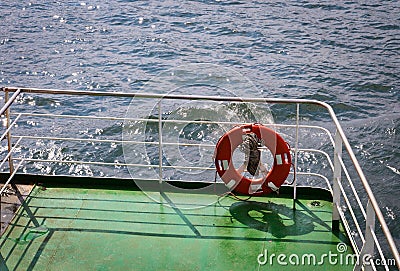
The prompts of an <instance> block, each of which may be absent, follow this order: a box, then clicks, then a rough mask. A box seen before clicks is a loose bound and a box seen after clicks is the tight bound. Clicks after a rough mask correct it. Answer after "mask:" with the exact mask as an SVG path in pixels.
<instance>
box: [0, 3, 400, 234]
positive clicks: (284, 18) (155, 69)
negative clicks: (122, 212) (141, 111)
mask: <svg viewBox="0 0 400 271" xmlns="http://www.w3.org/2000/svg"><path fill="white" fill-rule="evenodd" d="M399 14H400V4H399V2H398V1H378V2H377V3H375V4H372V3H371V2H368V1H367V2H365V3H360V2H353V1H335V2H332V1H324V2H322V3H321V2H320V1H315V2H309V1H292V2H290V1H284V2H281V1H272V2H267V1H223V0H221V1H184V2H182V1H150V2H148V1H115V0H114V1H31V2H29V1H3V2H1V3H0V85H2V86H28V87H43V88H61V89H83V90H101V91H110V92H111V91H122V92H137V91H141V87H142V86H143V84H144V83H145V82H146V81H148V80H149V79H150V78H152V77H153V76H155V75H157V74H159V73H160V72H164V71H166V70H168V69H171V68H174V67H177V66H179V65H186V64H189V63H210V64H215V65H219V66H222V67H227V68H229V69H234V70H235V71H237V72H239V73H241V74H242V75H243V76H245V77H247V78H248V79H249V80H250V81H251V82H253V84H254V87H253V88H242V87H237V88H236V89H235V93H236V94H237V95H241V96H252V97H290V98H312V99H318V100H322V101H325V102H328V103H329V104H331V105H332V106H333V108H334V109H335V111H336V112H337V114H338V116H339V118H340V119H341V120H342V124H343V126H344V128H345V132H346V133H347V135H348V138H349V140H350V142H351V144H352V146H353V148H354V150H355V151H356V155H357V157H358V158H359V161H360V163H361V165H362V167H363V168H364V170H365V174H366V176H367V178H368V179H369V182H370V183H371V186H372V189H373V190H374V192H376V194H377V198H378V201H379V202H380V203H381V207H382V210H383V212H384V214H385V217H386V219H387V220H388V221H389V224H390V227H391V228H392V230H393V234H394V235H395V237H396V238H397V239H398V238H399V234H400V232H399V227H398V224H399V223H400V220H399V214H400V208H399V203H398V198H399V195H400V186H399V180H400V176H399V175H400V173H399V171H400V168H399V164H400V150H399V129H400V106H399V97H400V95H399V88H400V77H399V70H400V57H399V52H400V38H399V37H400V16H399ZM159 91H160V90H159V89H154V92H159ZM180 91H182V92H185V90H184V89H183V90H182V89H181V90H180ZM194 91H195V90H194V89H192V90H189V91H187V92H194ZM202 94H206V95H216V93H214V92H213V90H211V89H208V90H207V89H205V90H203V93H202ZM217 94H218V93H217ZM86 101H87V100H86V98H54V96H52V98H47V97H43V98H37V97H31V96H29V95H25V96H24V97H23V98H22V99H20V100H19V103H20V104H21V105H23V106H24V108H25V109H26V108H29V107H30V106H31V107H33V106H35V105H40V106H42V108H45V109H46V108H48V110H53V109H54V110H55V111H56V112H57V110H58V113H63V114H72V113H80V114H91V113H93V112H94V113H95V112H101V113H104V114H105V115H107V114H119V115H123V114H124V112H126V110H127V106H128V103H127V102H126V101H125V100H124V101H123V100H118V99H116V100H113V101H111V100H110V101H108V100H104V99H103V100H94V101H92V100H91V101H90V103H87V102H86ZM72 107H73V108H72ZM57 108H58V109H57ZM61 108H62V109H61ZM34 126H35V120H32V121H31V122H30V123H26V124H25V125H22V127H21V126H20V128H24V127H25V128H26V129H30V128H32V127H34ZM100 127H101V128H99V129H90V128H86V127H78V125H77V123H75V122H74V121H72V120H71V121H68V120H66V121H65V123H62V124H61V125H55V124H54V123H50V129H51V131H52V133H55V134H64V135H68V132H71V131H74V133H78V134H80V135H82V136H86V137H96V136H97V135H100V134H101V135H103V136H108V135H115V134H117V133H121V124H118V123H117V124H110V125H107V124H104V125H103V126H101V123H100ZM44 147H46V148H44ZM82 148H83V149H78V150H79V152H80V153H82V152H83V153H85V157H86V158H89V159H91V158H93V160H95V159H96V158H98V157H96V156H98V154H96V152H95V151H92V150H89V149H87V150H86V149H85V147H82ZM99 148H100V149H101V148H104V149H103V153H107V157H106V158H101V159H103V160H104V161H111V162H113V161H116V160H117V161H118V160H121V157H122V156H121V155H122V150H121V148H120V146H116V145H110V146H107V147H104V146H99ZM25 151H27V152H29V153H30V155H31V156H32V157H39V158H43V157H44V158H48V159H50V158H57V157H58V158H64V159H71V160H73V158H74V157H68V155H67V154H63V153H68V150H66V149H64V150H61V151H60V149H57V148H55V147H54V148H53V147H52V146H48V145H46V143H45V142H36V143H34V144H33V145H32V146H30V147H29V148H28V150H25ZM69 151H71V150H69ZM72 151H73V150H72ZM36 166H37V167H39V168H37V169H38V170H41V171H42V172H47V173H51V171H52V169H51V168H46V167H45V165H36ZM41 167H42V168H41ZM43 167H44V168H43ZM65 170H66V171H69V172H70V173H75V174H88V173H93V172H92V171H95V169H93V168H89V167H86V166H78V165H76V166H74V167H69V168H66V169H65ZM113 173H115V172H108V173H107V172H106V173H104V172H103V174H105V175H110V174H113Z"/></svg>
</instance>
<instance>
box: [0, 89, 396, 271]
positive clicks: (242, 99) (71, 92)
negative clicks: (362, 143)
mask: <svg viewBox="0 0 400 271" xmlns="http://www.w3.org/2000/svg"><path fill="white" fill-rule="evenodd" d="M2 91H5V92H15V93H14V95H13V96H12V97H11V98H10V99H9V101H7V103H6V104H5V105H4V106H3V107H2V109H1V110H0V115H1V114H3V113H4V112H5V111H6V110H7V109H8V108H9V107H10V105H11V104H12V103H13V101H14V100H15V99H16V98H17V97H18V95H19V94H20V93H35V94H64V95H84V96H108V97H125V98H129V97H130V98H134V97H135V98H155V99H160V100H161V99H174V100H187V99H190V100H202V101H224V102H252V103H274V104H314V105H317V106H320V107H323V108H325V109H326V110H327V111H328V113H329V115H330V117H331V120H332V121H333V123H334V125H335V127H336V131H337V134H338V135H339V136H340V139H341V140H342V143H343V144H344V146H345V148H346V150H347V153H348V155H349V157H350V160H351V161H352V163H353V165H354V168H355V170H356V172H357V174H358V176H359V178H360V181H361V183H362V184H363V187H364V189H365V192H366V195H367V197H368V200H369V202H370V204H371V207H372V209H373V210H374V213H375V215H376V217H377V220H378V221H379V223H380V225H381V227H382V231H383V233H384V235H385V237H386V239H387V242H388V244H389V247H390V250H391V252H392V254H393V256H394V258H395V261H396V265H397V267H398V268H399V269H400V255H399V252H398V249H397V247H396V244H395V242H394V239H393V237H392V235H391V233H390V231H389V228H388V226H387V224H386V221H385V219H384V216H383V214H382V211H381V210H380V208H379V205H378V202H377V200H376V198H375V196H374V194H373V191H372V189H371V187H370V185H369V183H368V181H367V179H366V177H365V175H364V172H363V171H362V169H361V166H360V164H359V163H358V161H357V158H356V156H355V154H354V152H353V150H352V148H351V145H350V143H349V141H348V139H347V137H346V135H345V133H344V131H343V128H342V126H341V124H340V123H339V120H338V119H337V117H336V115H335V112H334V110H333V108H332V107H331V106H330V105H329V104H327V103H325V102H321V101H317V100H312V99H282V98H249V97H222V96H199V95H167V94H152V93H122V92H102V91H79V90H59V89H39V88H17V87H3V88H2ZM339 158H340V159H341V157H339ZM341 166H343V165H341ZM366 230H368V229H366Z"/></svg>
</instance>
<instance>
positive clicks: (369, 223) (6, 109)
mask: <svg viewBox="0 0 400 271" xmlns="http://www.w3.org/2000/svg"><path fill="white" fill-rule="evenodd" d="M2 91H3V92H4V93H5V104H4V106H3V107H2V108H1V110H0V115H2V116H3V115H4V116H5V122H6V125H5V126H6V129H5V131H4V132H3V134H2V135H1V138H0V139H1V140H3V139H5V138H7V151H6V152H5V156H4V157H3V159H2V162H1V164H0V170H3V171H4V165H6V161H8V165H9V166H8V167H9V171H10V177H9V178H8V180H7V181H6V182H5V184H4V185H3V187H2V188H1V190H0V192H1V194H3V192H4V191H5V189H6V187H7V185H9V184H12V183H13V182H12V180H13V177H14V176H15V174H16V173H17V172H18V170H20V169H21V168H22V167H23V165H25V164H27V163H35V162H46V163H63V164H86V165H97V166H116V165H118V166H127V167H129V166H130V167H139V168H140V167H143V168H154V169H158V179H159V181H160V182H163V181H164V174H163V171H164V169H168V168H175V169H176V167H177V166H171V165H164V164H163V148H164V146H168V145H179V146H196V147H204V148H214V147H215V145H214V144H204V143H202V144H198V143H179V142H164V141H163V139H164V135H163V134H162V130H163V129H162V128H163V124H165V123H168V122H172V123H173V122H175V123H186V124H191V123H196V124H219V125H221V124H224V125H236V124H239V123H232V122H221V121H218V122H216V121H208V120H174V119H164V118H163V117H162V116H163V107H162V105H163V103H165V101H166V100H181V101H210V102H211V101H212V102H224V103H254V104H268V105H282V106H292V105H294V106H295V108H296V109H295V115H296V119H295V123H294V124H269V125H271V126H272V127H273V128H281V129H294V144H293V146H294V147H293V148H291V151H292V152H293V154H294V159H293V161H294V162H293V163H294V168H295V169H297V168H298V163H299V161H298V158H299V154H300V153H315V154H318V155H321V156H322V157H323V159H325V160H326V161H327V163H328V165H329V169H330V170H331V173H332V177H327V176H324V175H322V174H319V173H317V172H301V171H299V172H294V171H292V172H290V174H292V175H293V177H294V181H293V184H291V185H292V186H293V188H294V189H293V191H294V192H293V193H294V194H293V199H296V197H297V196H296V193H297V190H296V187H297V185H298V184H297V176H314V177H318V178H321V179H322V180H324V182H325V183H326V186H327V187H328V189H329V190H330V191H331V193H332V196H333V206H334V208H333V215H332V229H333V230H337V229H338V228H339V220H341V221H342V222H343V225H344V227H345V229H346V231H347V233H348V236H349V238H350V241H351V242H352V245H353V248H354V250H355V253H356V254H357V255H358V256H359V258H363V257H364V256H365V255H373V254H374V252H375V247H376V249H377V251H378V254H379V257H380V258H381V260H382V261H386V260H387V258H385V255H384V252H383V249H382V245H381V243H382V240H379V239H378V238H377V234H376V231H375V221H377V222H378V223H379V227H380V228H381V230H382V232H383V234H384V239H385V240H383V241H384V242H386V243H387V244H388V246H389V248H390V252H391V253H392V256H393V258H394V260H395V262H396V265H397V267H398V268H400V257H399V253H398V249H397V247H396V244H395V242H394V240H393V237H392V235H391V233H390V231H389V228H388V226H387V224H386V222H385V219H384V216H383V214H382V212H381V210H380V208H379V205H378V203H377V201H376V199H375V196H374V194H373V191H372V190H371V187H370V185H369V184H368V182H367V179H366V177H365V175H364V173H363V171H362V169H361V167H360V165H359V163H358V161H357V158H356V156H355V154H354V152H353V150H352V148H351V146H350V144H349V142H348V140H347V138H346V135H345V134H344V131H343V129H342V127H341V125H340V123H339V121H338V119H337V117H336V115H335V113H334V111H333V109H332V108H331V106H329V105H328V104H326V103H324V102H320V101H316V100H305V99H273V98H239V97H220V96H195V95H191V96H188V95H163V94H149V93H119V92H98V91H97V92H96V91H76V90H58V89H35V88H11V87H9V88H2ZM9 92H13V93H14V94H13V95H12V96H11V97H9ZM24 93H30V94H37V95H41V94H48V95H73V96H89V97H114V98H116V97H118V98H127V99H129V98H140V99H155V100H156V101H157V111H158V118H149V117H148V118H127V117H113V116H105V117H104V116H93V115H90V116H88V115H64V114H52V113H32V112H28V113H26V112H22V113H13V114H11V113H10V107H11V105H12V104H13V103H14V102H15V101H16V100H17V98H18V97H20V95H21V94H24ZM302 105H307V106H316V107H319V108H323V109H324V110H326V112H327V113H328V114H329V116H330V122H329V123H330V125H331V126H332V124H333V127H334V133H332V132H331V131H330V130H329V129H327V128H324V127H322V126H316V125H304V124H301V123H300V115H301V110H300V109H301V106H302ZM11 116H12V117H14V119H13V121H11ZM32 117H34V118H42V119H43V118H55V119H85V120H114V121H145V122H149V123H154V124H156V125H157V126H158V138H157V140H154V141H151V142H149V141H125V142H123V140H121V139H96V138H79V137H71V136H66V137H62V136H58V137H54V136H40V135H26V134H21V135H18V134H13V135H11V131H13V128H15V127H16V126H17V124H18V123H19V122H21V121H22V120H23V119H26V118H32ZM267 125H268V124H267ZM301 129H314V130H318V131H319V132H322V133H323V134H324V135H325V137H326V138H327V140H328V142H329V144H330V145H331V147H332V148H333V159H331V156H330V155H329V154H328V152H326V151H324V150H321V149H313V148H300V147H299V143H301V142H299V131H300V130H301ZM27 140H30V141H32V140H52V141H65V142H90V143H119V144H121V143H130V144H147V145H153V146H154V147H158V164H154V163H153V164H151V163H150V164H149V163H121V162H118V163H117V162H104V161H84V160H73V159H70V160H60V159H41V158H33V157H18V156H16V150H17V148H18V147H20V146H22V144H23V142H26V141H27ZM291 143H293V142H291ZM343 147H344V148H343ZM343 151H345V152H346V154H347V157H348V158H349V159H350V162H351V164H352V166H353V167H354V170H355V173H356V176H357V178H358V181H359V182H360V183H361V184H362V185H363V187H364V190H365V193H364V194H362V195H361V196H360V195H359V194H358V192H357V190H356V189H355V184H354V181H355V180H354V179H352V178H351V176H350V175H351V174H350V172H349V170H348V168H347V167H346V165H345V161H344V158H343V157H344V156H343ZM16 161H18V164H17V166H15V167H14V162H16ZM180 168H182V169H191V170H206V171H215V168H214V167H211V166H209V167H193V166H192V167H190V166H181V167H180ZM342 175H344V176H345V178H342ZM138 178H140V177H138ZM180 181H181V180H180ZM346 187H350V191H346ZM13 188H15V185H14V186H13ZM0 197H1V196H0ZM363 200H366V201H367V204H366V206H365V207H364V205H363V203H362V201H363ZM354 201H355V203H354ZM21 203H22V202H21ZM342 203H344V206H346V209H347V210H348V212H347V213H346V212H345V211H344V210H343V208H342V207H341V206H342ZM353 205H355V207H353ZM0 219H1V218H0ZM363 220H364V221H365V225H364V227H363V224H364V223H363ZM0 222H1V221H0ZM354 228H355V231H356V232H357V233H358V236H359V239H360V240H359V241H357V240H356V238H355V237H354V236H352V235H351V234H350V233H351V232H352V230H353V229H354ZM369 260H370V264H369V265H368V264H367V265H365V266H363V265H362V263H359V264H357V265H356V266H355V267H354V270H361V269H362V268H364V270H375V269H376V267H375V265H374V262H373V259H372V258H371V259H369ZM385 268H386V270H388V267H387V266H385Z"/></svg>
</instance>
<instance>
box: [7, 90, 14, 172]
mask: <svg viewBox="0 0 400 271" xmlns="http://www.w3.org/2000/svg"><path fill="white" fill-rule="evenodd" d="M8 99H9V95H8V90H6V91H5V103H7V102H8ZM5 113H6V129H7V130H8V132H7V144H8V152H9V153H10V152H11V149H12V142H11V129H9V128H10V108H7V110H6V112H5ZM8 165H9V167H10V175H11V174H13V172H14V163H13V159H12V154H11V153H10V156H9V157H8Z"/></svg>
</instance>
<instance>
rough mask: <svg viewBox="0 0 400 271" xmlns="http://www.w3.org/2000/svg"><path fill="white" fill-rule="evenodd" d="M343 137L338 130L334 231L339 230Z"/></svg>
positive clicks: (334, 174) (334, 187)
mask: <svg viewBox="0 0 400 271" xmlns="http://www.w3.org/2000/svg"><path fill="white" fill-rule="evenodd" d="M342 142H343V141H342V137H341V136H340V133H339V132H338V131H337V130H336V134H335V150H334V157H333V187H332V193H333V210H332V231H338V230H339V219H340V215H339V208H340V206H339V205H340V187H339V182H340V181H341V175H342V167H341V165H340V159H341V157H342Z"/></svg>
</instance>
